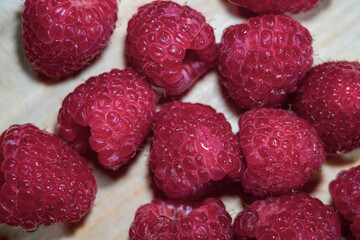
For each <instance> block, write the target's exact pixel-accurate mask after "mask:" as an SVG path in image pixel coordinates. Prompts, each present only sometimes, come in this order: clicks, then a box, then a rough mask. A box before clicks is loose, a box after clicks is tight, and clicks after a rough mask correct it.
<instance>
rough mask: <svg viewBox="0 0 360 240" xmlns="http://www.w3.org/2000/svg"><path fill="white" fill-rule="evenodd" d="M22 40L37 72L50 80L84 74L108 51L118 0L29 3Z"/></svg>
mask: <svg viewBox="0 0 360 240" xmlns="http://www.w3.org/2000/svg"><path fill="white" fill-rule="evenodd" d="M22 19H23V25H22V26H23V30H22V38H23V44H24V49H25V53H26V55H27V57H28V59H29V60H30V62H31V63H32V64H33V65H34V67H35V69H36V70H38V71H39V72H41V73H43V74H45V75H46V76H48V77H50V78H60V77H63V76H66V75H71V74H73V73H74V72H76V71H78V70H80V69H81V68H83V67H84V66H85V65H87V64H88V63H89V62H90V61H92V60H93V59H95V57H96V56H98V55H99V54H100V52H101V51H102V50H103V49H104V48H105V46H106V45H107V43H108V41H109V37H110V35H111V34H112V32H113V30H114V28H115V23H116V20H117V0H101V1H100V0H92V1H83V0H57V1H51V0H26V1H25V7H24V12H23V17H22Z"/></svg>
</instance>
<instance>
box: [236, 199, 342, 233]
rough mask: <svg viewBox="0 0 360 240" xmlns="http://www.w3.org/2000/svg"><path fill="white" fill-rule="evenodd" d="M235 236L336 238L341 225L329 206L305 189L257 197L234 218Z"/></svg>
mask: <svg viewBox="0 0 360 240" xmlns="http://www.w3.org/2000/svg"><path fill="white" fill-rule="evenodd" d="M234 231H235V236H236V237H237V239H241V238H245V237H247V238H254V239H255V238H256V239H329V240H333V239H340V236H341V225H340V221H339V219H338V217H337V215H336V212H335V211H334V209H333V208H332V207H331V206H326V205H324V204H323V203H322V202H321V201H320V200H319V199H317V198H313V197H311V196H310V195H309V194H308V193H300V194H297V195H283V196H280V197H270V198H268V199H266V200H258V201H255V202H254V203H252V204H251V205H250V206H249V207H248V208H247V209H245V210H244V211H242V212H240V213H239V215H238V216H237V217H236V218H235V222H234Z"/></svg>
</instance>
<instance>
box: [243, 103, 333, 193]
mask: <svg viewBox="0 0 360 240" xmlns="http://www.w3.org/2000/svg"><path fill="white" fill-rule="evenodd" d="M239 129H240V130H239V137H240V147H241V149H242V151H243V154H244V156H245V160H246V163H247V167H246V169H245V172H244V174H243V175H242V176H241V181H242V184H243V186H244V189H245V190H246V191H248V192H251V193H252V194H254V195H259V196H263V195H270V194H275V195H277V194H285V193H288V192H290V191H291V190H295V189H298V188H300V187H301V186H302V185H303V184H304V183H305V182H306V181H307V180H308V179H309V178H310V176H311V175H312V174H313V173H314V172H315V171H317V170H318V169H319V168H320V166H321V163H322V162H324V161H325V159H326V154H325V149H324V146H323V143H322V141H321V139H320V137H319V136H318V134H317V133H316V130H315V129H314V128H313V127H312V126H311V125H310V124H309V123H307V122H306V121H305V120H303V119H301V118H299V117H297V116H295V115H294V114H292V113H289V112H287V111H285V110H283V109H271V108H258V109H254V110H251V111H248V112H245V113H244V114H242V115H241V116H240V119H239Z"/></svg>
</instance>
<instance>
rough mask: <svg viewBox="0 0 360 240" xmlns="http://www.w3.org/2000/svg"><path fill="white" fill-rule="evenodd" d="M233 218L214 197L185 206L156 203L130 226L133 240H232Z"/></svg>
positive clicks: (141, 211)
mask: <svg viewBox="0 0 360 240" xmlns="http://www.w3.org/2000/svg"><path fill="white" fill-rule="evenodd" d="M231 222H232V219H231V217H230V215H229V214H228V213H227V212H226V210H225V206H224V204H223V203H222V202H221V201H220V200H218V199H215V198H209V199H206V200H205V201H203V202H198V203H193V204H182V203H179V202H172V201H167V202H165V201H163V200H160V199H156V200H153V201H152V202H151V203H149V204H145V205H143V206H141V207H140V208H139V209H138V210H137V211H136V214H135V219H134V221H133V223H132V224H131V227H130V230H129V236H130V239H131V240H160V239H164V240H165V239H174V240H175V239H179V240H180V239H181V240H198V239H207V240H230V239H233V230H232V226H231Z"/></svg>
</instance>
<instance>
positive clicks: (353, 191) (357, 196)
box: [329, 165, 360, 239]
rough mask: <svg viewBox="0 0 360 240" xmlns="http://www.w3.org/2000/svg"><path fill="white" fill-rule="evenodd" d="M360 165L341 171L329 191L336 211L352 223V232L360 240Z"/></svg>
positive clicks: (331, 183)
mask: <svg viewBox="0 0 360 240" xmlns="http://www.w3.org/2000/svg"><path fill="white" fill-rule="evenodd" d="M359 189H360V165H359V166H356V167H352V168H350V169H348V170H344V171H341V172H340V173H339V174H338V175H337V177H336V179H334V180H333V181H331V182H330V185H329V190H330V194H331V197H332V199H333V202H334V205H335V208H336V210H337V211H338V212H339V213H341V214H342V215H343V216H344V218H345V219H346V220H348V221H350V222H351V223H352V224H351V225H350V230H351V231H352V233H353V234H354V236H355V237H356V239H360V231H359V230H360V191H359Z"/></svg>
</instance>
